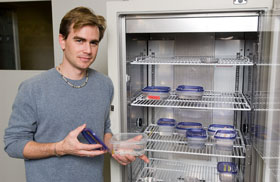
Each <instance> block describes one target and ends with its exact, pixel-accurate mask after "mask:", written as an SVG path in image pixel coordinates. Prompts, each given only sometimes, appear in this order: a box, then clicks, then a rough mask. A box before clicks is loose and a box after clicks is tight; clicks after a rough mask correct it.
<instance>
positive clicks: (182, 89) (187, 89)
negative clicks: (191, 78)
mask: <svg viewBox="0 0 280 182" xmlns="http://www.w3.org/2000/svg"><path fill="white" fill-rule="evenodd" d="M176 93H177V95H178V98H180V99H201V98H202V96H203V93H204V89H203V87H201V86H190V85H179V86H178V87H177V88H176Z"/></svg>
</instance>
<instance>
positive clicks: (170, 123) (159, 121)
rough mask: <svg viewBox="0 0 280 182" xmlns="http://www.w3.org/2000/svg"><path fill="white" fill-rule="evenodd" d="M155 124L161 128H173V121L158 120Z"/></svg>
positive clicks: (166, 119) (167, 119)
mask: <svg viewBox="0 0 280 182" xmlns="http://www.w3.org/2000/svg"><path fill="white" fill-rule="evenodd" d="M157 124H158V125H161V126H175V119H169V118H160V119H159V120H158V121H157Z"/></svg>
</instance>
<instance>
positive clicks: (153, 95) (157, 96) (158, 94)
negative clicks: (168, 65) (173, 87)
mask: <svg viewBox="0 0 280 182" xmlns="http://www.w3.org/2000/svg"><path fill="white" fill-rule="evenodd" d="M169 91H170V87H166V86H147V87H145V88H143V89H142V94H143V96H144V97H145V98H146V99H151V100H161V99H166V98H167V97H168V96H169Z"/></svg>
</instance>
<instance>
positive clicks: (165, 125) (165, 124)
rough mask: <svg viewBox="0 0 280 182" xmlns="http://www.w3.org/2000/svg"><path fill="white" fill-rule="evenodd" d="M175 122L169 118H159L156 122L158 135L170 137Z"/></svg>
mask: <svg viewBox="0 0 280 182" xmlns="http://www.w3.org/2000/svg"><path fill="white" fill-rule="evenodd" d="M175 124H176V121H175V119H170V118H160V119H159V120H158V121H157V125H158V127H159V134H160V135H161V136H172V135H173V132H174V128H175Z"/></svg>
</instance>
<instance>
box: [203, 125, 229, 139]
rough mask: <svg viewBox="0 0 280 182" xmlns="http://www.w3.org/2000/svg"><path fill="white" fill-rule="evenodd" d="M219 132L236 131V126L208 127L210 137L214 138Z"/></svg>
mask: <svg viewBox="0 0 280 182" xmlns="http://www.w3.org/2000/svg"><path fill="white" fill-rule="evenodd" d="M217 130H234V126H233V125H226V124H211V125H209V127H208V136H209V137H211V138H214V134H215V132H216V131H217Z"/></svg>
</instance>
